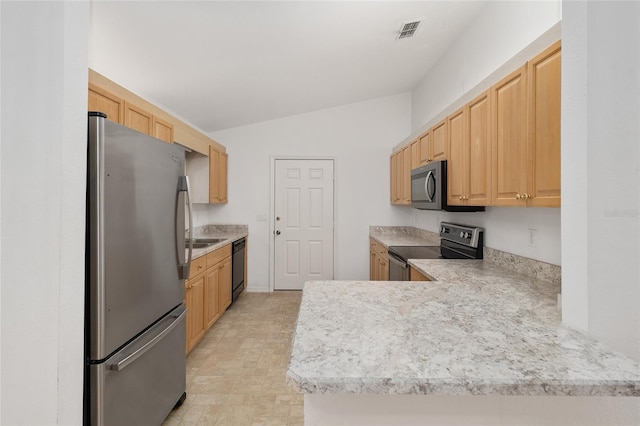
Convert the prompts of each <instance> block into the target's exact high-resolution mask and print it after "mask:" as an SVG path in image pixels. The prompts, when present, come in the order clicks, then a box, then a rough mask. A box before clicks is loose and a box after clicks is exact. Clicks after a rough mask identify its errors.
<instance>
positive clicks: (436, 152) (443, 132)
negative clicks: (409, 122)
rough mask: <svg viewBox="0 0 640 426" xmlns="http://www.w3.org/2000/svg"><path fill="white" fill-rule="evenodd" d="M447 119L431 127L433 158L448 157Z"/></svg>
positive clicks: (442, 158)
mask: <svg viewBox="0 0 640 426" xmlns="http://www.w3.org/2000/svg"><path fill="white" fill-rule="evenodd" d="M447 141H448V136H447V120H442V121H441V122H440V123H438V124H436V125H435V126H433V127H432V128H431V152H432V156H431V160H432V161H438V160H446V159H447V149H448V147H447Z"/></svg>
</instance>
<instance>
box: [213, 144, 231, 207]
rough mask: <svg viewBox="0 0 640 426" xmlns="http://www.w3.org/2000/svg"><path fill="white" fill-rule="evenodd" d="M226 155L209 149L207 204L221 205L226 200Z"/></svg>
mask: <svg viewBox="0 0 640 426" xmlns="http://www.w3.org/2000/svg"><path fill="white" fill-rule="evenodd" d="M227 159H228V156H227V153H226V152H221V151H218V150H217V149H215V148H214V147H210V150H209V203H212V204H223V203H226V202H227V201H228V200H227Z"/></svg>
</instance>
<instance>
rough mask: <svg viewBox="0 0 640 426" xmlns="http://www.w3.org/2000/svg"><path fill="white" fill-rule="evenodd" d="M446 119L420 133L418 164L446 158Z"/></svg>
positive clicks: (447, 145) (422, 164)
mask: <svg viewBox="0 0 640 426" xmlns="http://www.w3.org/2000/svg"><path fill="white" fill-rule="evenodd" d="M447 138H448V136H447V120H446V119H445V120H442V121H441V122H439V123H438V124H436V125H435V126H433V127H432V128H431V129H429V131H428V132H425V133H423V134H422V135H420V137H419V138H418V140H419V141H420V165H421V166H424V165H425V164H427V163H430V162H432V161H438V160H446V159H447V151H448V147H449V143H448V142H449V141H448V140H447Z"/></svg>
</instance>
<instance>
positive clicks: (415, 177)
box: [411, 161, 484, 212]
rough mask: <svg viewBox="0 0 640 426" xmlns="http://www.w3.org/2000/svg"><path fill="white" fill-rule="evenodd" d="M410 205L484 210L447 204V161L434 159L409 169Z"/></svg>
mask: <svg viewBox="0 0 640 426" xmlns="http://www.w3.org/2000/svg"><path fill="white" fill-rule="evenodd" d="M411 207H413V208H416V209H420V210H446V211H450V212H477V211H484V207H479V206H450V205H448V204H447V162H446V161H434V162H433V163H429V164H427V165H426V166H422V167H418V168H417V169H413V170H411Z"/></svg>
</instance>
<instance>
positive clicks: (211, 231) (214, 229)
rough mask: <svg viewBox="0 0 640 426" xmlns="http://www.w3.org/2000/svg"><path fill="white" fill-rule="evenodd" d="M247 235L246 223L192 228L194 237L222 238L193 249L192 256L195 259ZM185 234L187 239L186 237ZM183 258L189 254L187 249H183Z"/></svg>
mask: <svg viewBox="0 0 640 426" xmlns="http://www.w3.org/2000/svg"><path fill="white" fill-rule="evenodd" d="M248 235H249V233H248V227H247V226H246V225H205V226H201V227H198V228H194V230H193V237H194V238H223V241H220V242H219V243H216V244H212V245H210V246H208V247H205V248H200V249H193V253H192V254H193V258H194V259H197V258H199V257H202V256H204V255H206V254H208V253H211V252H212V251H215V250H218V249H219V248H222V247H224V246H226V245H227V244H231V243H232V242H234V241H237V240H239V239H241V238H246V237H247V236H248ZM188 238H189V237H188V235H187V239H188ZM185 253H186V254H185V258H186V257H187V256H189V253H188V250H185Z"/></svg>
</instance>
